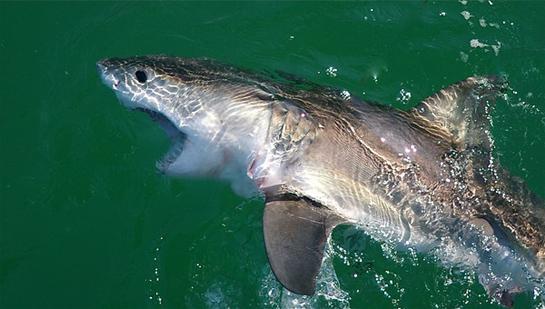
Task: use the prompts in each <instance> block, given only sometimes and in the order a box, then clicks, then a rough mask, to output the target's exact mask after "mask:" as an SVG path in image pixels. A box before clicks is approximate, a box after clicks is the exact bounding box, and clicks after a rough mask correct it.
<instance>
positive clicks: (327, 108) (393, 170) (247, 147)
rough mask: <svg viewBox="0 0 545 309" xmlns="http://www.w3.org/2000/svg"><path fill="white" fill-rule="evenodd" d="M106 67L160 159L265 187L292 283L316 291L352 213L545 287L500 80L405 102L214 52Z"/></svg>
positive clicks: (495, 288) (523, 283) (450, 260)
mask: <svg viewBox="0 0 545 309" xmlns="http://www.w3.org/2000/svg"><path fill="white" fill-rule="evenodd" d="M97 67H98V70H99V74H100V75H101V77H102V79H103V81H104V83H105V84H106V85H107V86H109V87H110V88H112V89H113V90H114V91H115V93H116V95H117V96H118V98H119V99H120V100H121V102H122V103H123V104H124V105H125V106H126V107H128V108H130V109H138V110H142V111H144V112H146V113H148V114H149V115H150V116H151V117H152V118H153V119H155V120H156V121H157V122H158V123H159V124H160V125H161V126H162V127H163V128H164V129H165V131H166V132H167V134H168V135H169V136H170V138H171V139H172V143H173V146H172V148H171V149H170V151H169V152H168V153H167V154H166V155H165V157H164V158H163V159H162V160H160V161H159V162H158V163H157V167H158V168H159V169H160V170H161V171H163V172H165V173H166V174H170V175H175V176H184V177H188V176H189V177H191V176H193V177H210V178H217V179H222V180H225V181H229V182H230V183H231V185H232V188H233V190H234V191H235V192H236V193H238V194H240V195H242V196H252V195H256V194H261V195H262V196H264V199H265V209H264V216H263V231H264V239H265V247H266V250H267V255H268V258H269V262H270V265H271V268H272V270H273V273H274V274H275V276H276V277H277V279H278V280H279V281H280V283H281V284H282V285H283V286H284V287H286V288H287V289H288V290H291V291H293V292H295V293H299V294H307V295H311V294H313V293H314V291H315V285H316V276H317V274H318V272H319V270H320V267H321V263H322V257H323V251H324V246H325V244H326V242H327V239H328V237H329V235H330V234H331V231H332V230H333V229H334V228H335V226H337V225H339V224H354V225H357V226H359V227H361V228H362V229H363V230H364V231H365V232H366V233H367V234H368V235H370V236H371V237H373V238H375V239H377V240H379V241H384V242H389V243H391V244H394V245H395V246H397V247H398V248H399V249H401V250H403V249H407V248H414V249H417V250H418V251H420V252H430V253H431V254H434V255H436V256H437V257H438V258H439V259H440V260H441V261H443V262H444V263H445V264H447V265H457V266H460V267H464V268H468V269H471V270H474V271H475V272H476V273H477V275H478V276H479V281H480V282H481V283H482V284H483V286H484V287H485V288H486V290H487V292H488V293H489V295H490V296H491V297H493V298H494V299H496V300H497V301H498V302H500V303H501V304H503V305H505V306H511V305H512V295H513V294H514V293H517V292H520V291H524V290H536V289H537V290H539V291H545V284H544V279H545V237H544V235H545V210H544V207H543V201H542V200H541V199H539V198H538V197H537V196H536V195H535V194H533V193H532V192H531V191H530V190H529V189H528V188H527V186H526V185H525V184H524V183H523V182H522V181H520V180H519V179H517V178H515V177H513V176H511V175H509V173H508V172H507V171H505V170H504V169H503V168H501V166H499V164H498V163H497V162H496V161H495V160H494V157H493V155H492V148H493V141H492V139H491V137H490V133H489V125H490V116H489V113H490V111H491V109H492V107H493V104H494V102H495V99H496V97H498V95H499V94H500V93H501V91H502V90H503V89H505V87H506V84H505V82H504V81H503V80H501V79H498V78H493V77H492V78H487V77H470V78H468V79H466V80H464V81H461V82H459V83H457V84H454V85H452V86H449V87H447V88H445V89H443V90H441V91H439V92H438V93H436V94H434V95H432V96H430V97H429V98H427V99H425V100H424V101H423V102H421V103H420V104H419V105H418V106H416V107H414V108H413V109H411V110H409V111H401V110H396V109H393V108H390V107H386V106H381V105H377V104H372V103H368V102H365V101H363V100H360V99H358V98H356V97H353V96H346V95H343V94H341V93H340V92H339V91H337V90H335V89H332V88H328V87H323V86H319V85H316V84H312V83H309V82H304V81H301V80H298V79H295V78H293V77H287V78H286V77H283V78H271V77H269V76H266V75H260V74H256V73H253V72H248V71H244V70H240V69H237V68H234V67H231V66H228V65H223V64H219V63H217V62H215V61H211V60H206V59H187V58H175V57H164V56H147V57H133V58H125V59H120V58H110V59H105V60H102V61H99V62H98V63H97Z"/></svg>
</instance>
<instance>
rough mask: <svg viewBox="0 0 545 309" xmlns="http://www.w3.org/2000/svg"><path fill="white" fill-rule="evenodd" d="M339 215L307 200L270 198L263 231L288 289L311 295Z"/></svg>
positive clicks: (275, 268)
mask: <svg viewBox="0 0 545 309" xmlns="http://www.w3.org/2000/svg"><path fill="white" fill-rule="evenodd" d="M340 222H341V220H340V218H339V217H337V216H335V215H333V214H332V213H331V212H330V211H329V210H327V209H326V208H323V207H317V206H315V205H312V203H311V202H309V201H307V200H305V199H298V200H287V201H286V200H281V201H269V202H267V203H266V206H265V213H264V215H263V232H264V238H265V246H266V249H267V256H268V258H269V263H270V265H271V268H272V270H273V273H274V274H275V276H276V278H277V279H278V281H280V283H281V284H282V285H283V286H284V287H285V288H286V289H288V290H290V291H292V292H294V293H297V294H305V295H312V294H314V290H315V288H316V277H317V275H318V273H319V271H320V267H321V265H322V257H323V253H324V248H325V244H326V241H327V239H328V237H329V235H330V234H331V231H332V230H333V228H334V227H335V226H336V225H337V224H338V223H340Z"/></svg>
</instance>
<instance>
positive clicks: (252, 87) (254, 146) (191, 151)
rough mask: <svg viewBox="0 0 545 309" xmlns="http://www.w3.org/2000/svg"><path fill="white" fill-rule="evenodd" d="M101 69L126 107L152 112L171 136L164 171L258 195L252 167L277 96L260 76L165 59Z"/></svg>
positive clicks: (114, 61)
mask: <svg viewBox="0 0 545 309" xmlns="http://www.w3.org/2000/svg"><path fill="white" fill-rule="evenodd" d="M97 70H98V72H99V75H100V77H101V79H102V81H103V82H104V84H106V85H107V86H108V87H109V88H111V89H112V90H113V91H114V92H115V94H116V95H117V97H118V98H119V100H120V101H121V103H122V104H123V105H124V106H125V107H127V108H129V109H131V110H139V111H143V112H145V113H147V114H148V115H150V117H151V118H152V119H153V120H155V121H156V122H157V123H158V124H159V125H160V126H161V127H162V128H163V129H164V130H165V132H166V133H167V134H168V135H169V137H170V138H171V139H172V144H173V145H172V147H171V149H170V151H168V153H167V154H166V155H165V156H164V157H163V159H161V160H160V161H158V163H157V167H158V169H159V170H160V171H162V172H164V173H166V174H169V175H175V176H196V177H208V178H210V177H212V178H219V179H223V180H228V181H230V182H231V183H232V186H233V189H234V190H235V192H237V193H239V194H241V195H243V196H248V195H250V192H253V191H254V190H253V189H248V186H247V184H248V183H251V181H250V179H249V178H248V176H247V169H248V166H249V165H251V163H252V160H253V159H254V155H255V154H256V153H257V152H259V151H261V149H262V148H263V146H264V140H265V138H266V133H267V128H268V120H269V118H270V109H269V108H268V106H269V104H270V102H271V100H272V99H273V95H272V91H271V90H270V89H267V88H265V86H263V83H262V82H261V81H260V80H259V79H258V78H257V77H255V76H254V75H252V74H251V73H248V72H244V71H241V70H237V69H234V68H232V67H229V66H226V65H221V64H218V63H216V62H214V61H211V60H207V59H185V58H173V57H164V56H145V57H131V58H109V59H103V60H101V61H99V62H97ZM250 187H251V186H250Z"/></svg>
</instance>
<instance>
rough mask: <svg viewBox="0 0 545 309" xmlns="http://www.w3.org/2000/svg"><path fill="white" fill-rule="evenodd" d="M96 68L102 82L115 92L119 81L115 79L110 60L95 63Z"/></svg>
mask: <svg viewBox="0 0 545 309" xmlns="http://www.w3.org/2000/svg"><path fill="white" fill-rule="evenodd" d="M96 67H97V72H98V75H99V76H100V78H101V79H102V82H103V83H104V84H105V85H106V86H108V87H110V88H112V89H113V90H117V87H118V86H119V79H117V78H116V77H115V74H114V72H113V69H112V63H111V61H110V59H102V60H99V61H97V63H96Z"/></svg>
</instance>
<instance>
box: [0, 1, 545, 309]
mask: <svg viewBox="0 0 545 309" xmlns="http://www.w3.org/2000/svg"><path fill="white" fill-rule="evenodd" d="M544 15H545V2H538V1H536V2H497V1H482V2H479V1H470V2H466V1H459V2H454V1H453V2H448V3H447V2H442V1H441V2H434V1H418V2H385V3H382V2H380V3H377V2H364V3H357V2H350V3H324V2H319V3H307V2H294V3H267V2H265V3H246V2H243V3H223V2H222V3H214V2H212V3H197V2H190V3H175V2H163V3H125V2H121V3H114V2H112V3H110V2H104V3H103V2H85V3H64V2H55V3H40V2H28V3H15V2H1V3H0V55H1V57H0V61H1V62H0V64H1V65H0V68H1V73H0V78H1V86H0V87H1V92H0V93H1V97H0V102H1V103H0V104H1V107H2V110H1V112H0V132H1V133H0V134H1V135H0V164H1V168H0V307H1V308H204V307H208V308H226V307H231V308H249V307H265V308H277V307H294V306H296V305H300V306H302V307H305V306H306V307H308V306H313V307H316V308H325V307H352V308H398V307H399V308H496V307H498V306H497V305H495V304H490V302H489V300H488V298H487V296H486V294H485V292H484V289H483V288H482V287H481V286H480V285H479V284H478V282H477V280H476V278H475V277H474V275H473V274H471V273H464V272H462V271H460V270H457V269H448V268H444V267H442V266H439V265H438V264H437V263H436V262H435V260H434V259H433V258H431V257H429V256H425V255H419V254H414V253H411V252H402V253H399V252H395V251H393V250H392V249H391V248H388V247H387V246H384V245H381V244H380V243H377V242H375V241H373V240H371V239H369V238H368V237H366V236H365V235H364V234H363V233H362V232H361V231H359V230H357V229H355V228H351V227H340V228H338V229H337V230H336V231H335V233H334V235H333V240H332V242H331V246H330V248H329V249H328V254H329V258H328V259H327V260H326V263H325V267H324V271H323V272H322V274H321V276H320V285H319V294H320V295H319V296H317V297H315V298H312V299H304V298H297V297H294V296H293V295H287V294H286V293H284V292H283V291H282V289H281V288H280V286H279V284H278V283H277V282H276V281H275V280H274V277H273V275H272V273H271V271H270V269H269V266H268V263H267V258H266V256H265V250H264V246H263V239H262V238H263V237H262V234H261V216H262V209H263V207H262V201H260V200H259V199H256V200H244V199H242V198H239V197H237V196H235V195H234V194H233V193H232V192H231V191H230V189H229V188H228V186H227V185H225V184H222V183H218V182H213V181H203V180H179V179H170V178H167V177H165V176H162V175H160V174H158V173H157V172H156V171H155V168H154V162H155V160H157V159H159V158H160V157H161V156H162V155H163V153H164V152H165V151H166V150H167V148H168V140H167V138H166V137H165V136H164V134H163V132H162V131H161V129H160V128H158V127H157V126H156V125H155V124H154V123H153V122H152V121H150V120H149V119H148V118H147V117H146V116H145V115H143V114H139V113H129V112H127V111H126V110H125V109H124V108H123V107H122V106H120V104H118V102H117V100H116V99H115V97H114V96H113V94H112V93H111V91H110V90H108V89H107V88H106V87H104V86H103V85H101V83H100V80H99V78H98V76H97V74H96V71H95V62H96V61H97V60H98V59H100V58H104V57H110V56H133V55H143V54H169V55H179V56H192V57H202V56H206V57H211V58H215V59H219V60H221V61H224V62H228V63H231V64H234V65H237V66H243V67H246V68H249V69H254V70H267V71H272V70H282V71H286V72H289V73H293V74H296V75H299V76H302V77H304V78H306V79H309V80H311V81H314V82H318V83H323V84H327V85H332V86H336V87H339V88H341V89H344V90H347V91H349V92H350V93H351V94H352V95H357V96H361V97H363V98H364V99H367V100H373V101H380V102H383V103H385V104H390V105H393V106H396V107H400V108H409V107H411V106H414V105H416V104H417V103H418V102H419V101H420V100H422V99H423V98H425V97H426V96H428V95H430V94H432V93H433V92H434V91H437V90H439V89H440V88H442V87H444V86H447V85H448V84H450V83H453V82H456V81H458V80H461V79H464V78H466V77H467V76H471V75H475V74H505V75H506V76H508V79H509V81H510V84H511V87H512V90H510V91H509V93H508V96H507V100H505V101H500V102H499V104H498V106H497V108H496V111H495V112H494V113H493V128H492V130H493V134H494V139H495V147H496V154H497V157H498V158H499V160H500V161H501V163H502V164H503V165H504V166H506V167H507V168H508V169H509V170H510V171H511V172H512V173H513V174H515V175H518V176H520V177H522V178H524V179H525V180H526V181H527V182H528V184H529V186H530V187H531V188H532V189H533V190H534V191H535V192H536V193H538V194H539V195H541V196H542V197H545V175H544V171H545V160H543V156H544V154H545V102H544V100H545V89H544V85H545V78H544V73H545V36H544V35H543V29H545V18H543V16H544ZM333 269H335V270H334V271H333ZM324 295H325V296H324ZM533 298H534V295H532V293H526V294H523V295H520V296H518V297H517V298H516V308H530V307H539V306H541V307H543V304H541V305H539V302H538V301H536V300H534V299H533Z"/></svg>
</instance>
